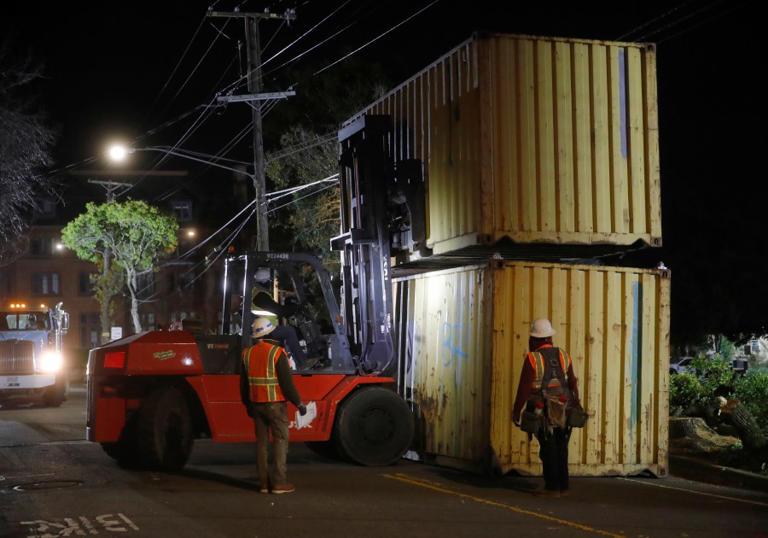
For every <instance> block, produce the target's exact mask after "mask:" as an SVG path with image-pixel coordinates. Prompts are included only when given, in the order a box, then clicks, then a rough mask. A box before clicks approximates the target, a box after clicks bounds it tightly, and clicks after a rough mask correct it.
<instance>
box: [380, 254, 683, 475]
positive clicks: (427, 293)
mask: <svg viewBox="0 0 768 538" xmlns="http://www.w3.org/2000/svg"><path fill="white" fill-rule="evenodd" d="M394 285H395V297H396V301H397V309H396V313H395V320H396V324H397V328H398V330H397V335H398V341H397V350H398V355H399V372H398V391H399V392H400V393H401V394H402V395H403V396H404V397H405V398H406V399H407V400H409V401H411V402H412V404H413V405H414V408H415V410H416V411H417V413H418V412H419V411H420V410H421V411H422V412H423V415H422V417H421V418H422V419H424V420H426V421H428V422H429V425H428V427H427V428H425V432H424V433H423V434H422V438H420V439H418V440H417V446H419V447H420V449H419V450H420V451H421V452H422V453H423V454H424V456H425V458H427V459H429V458H439V459H440V460H441V462H442V463H444V464H447V465H454V466H457V467H470V468H480V469H487V468H488V467H490V466H491V465H493V466H496V467H497V469H498V470H500V471H502V472H504V473H506V472H509V471H511V470H515V471H517V472H520V473H523V474H540V473H541V465H540V462H539V458H538V444H537V442H536V440H535V439H534V440H532V441H530V442H529V441H528V438H527V435H526V434H524V433H522V432H521V431H520V430H519V429H517V428H516V427H514V426H513V424H512V422H511V412H512V405H513V403H514V398H515V394H516V392H517V385H518V383H519V379H520V372H521V370H522V364H523V359H524V356H525V353H526V352H527V334H528V329H529V326H530V323H531V321H532V320H533V319H535V318H537V317H541V316H546V317H549V318H550V319H551V320H552V322H553V324H554V326H555V330H556V331H557V335H556V336H555V344H556V345H559V346H562V347H564V348H565V349H567V350H568V352H569V353H570V354H571V357H572V359H573V361H574V369H575V371H576V375H577V377H578V379H579V391H580V394H581V399H582V404H583V405H584V407H585V409H587V411H588V412H589V413H590V415H591V418H590V420H589V421H588V423H587V426H586V427H585V428H583V429H575V430H574V431H573V435H572V438H571V443H570V445H569V447H570V452H569V457H570V466H571V472H572V473H573V474H574V475H605V474H632V473H637V472H640V471H643V470H650V471H651V472H653V473H655V474H657V475H664V474H665V473H666V469H667V467H668V466H667V452H668V447H667V438H668V408H669V395H668V391H669V374H668V369H669V366H668V360H669V359H668V355H669V353H668V350H669V344H668V341H669V287H670V281H669V273H668V272H662V271H657V270H650V269H634V268H622V267H605V266H584V265H563V264H543V263H531V262H521V261H507V262H502V263H497V262H494V263H493V264H487V265H486V264H483V265H473V266H466V267H461V268H457V269H448V270H443V271H435V272H430V273H424V274H421V275H416V276H409V277H404V278H398V279H395V284H394Z"/></svg>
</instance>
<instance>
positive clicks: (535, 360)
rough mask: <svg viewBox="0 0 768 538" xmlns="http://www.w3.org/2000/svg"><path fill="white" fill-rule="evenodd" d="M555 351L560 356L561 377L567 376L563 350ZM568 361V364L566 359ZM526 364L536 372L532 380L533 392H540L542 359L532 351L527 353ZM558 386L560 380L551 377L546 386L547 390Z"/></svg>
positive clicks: (542, 374)
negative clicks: (528, 363)
mask: <svg viewBox="0 0 768 538" xmlns="http://www.w3.org/2000/svg"><path fill="white" fill-rule="evenodd" d="M557 351H558V353H559V354H560V366H561V367H562V368H563V375H564V376H567V375H568V368H567V367H566V365H565V356H563V350H562V349H560V348H557ZM568 359H569V363H570V357H568ZM528 362H530V363H531V367H532V368H533V369H534V370H536V377H535V378H534V380H533V390H540V389H541V380H542V379H544V357H543V356H542V354H541V353H539V352H538V351H534V352H533V353H528ZM559 386H560V380H559V379H557V378H556V377H553V378H551V379H550V380H549V385H547V388H554V387H559Z"/></svg>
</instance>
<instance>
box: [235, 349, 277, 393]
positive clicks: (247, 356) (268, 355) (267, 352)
mask: <svg viewBox="0 0 768 538" xmlns="http://www.w3.org/2000/svg"><path fill="white" fill-rule="evenodd" d="M284 355H285V351H284V350H283V348H281V347H280V346H278V345H276V344H271V343H269V342H264V341H261V342H257V343H256V344H254V345H252V346H251V347H249V348H248V349H246V350H245V351H243V362H244V363H245V368H246V370H247V372H248V387H249V388H250V396H251V402H253V403H268V402H284V401H285V396H283V391H282V390H281V389H280V383H279V381H278V379H277V360H278V359H279V358H280V357H282V356H284Z"/></svg>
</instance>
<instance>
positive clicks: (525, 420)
mask: <svg viewBox="0 0 768 538" xmlns="http://www.w3.org/2000/svg"><path fill="white" fill-rule="evenodd" d="M542 428H544V415H543V414H538V415H537V414H536V413H535V412H534V411H527V410H526V411H523V414H522V416H521V417H520V429H521V430H523V431H524V432H526V433H538V432H539V430H541V429H542Z"/></svg>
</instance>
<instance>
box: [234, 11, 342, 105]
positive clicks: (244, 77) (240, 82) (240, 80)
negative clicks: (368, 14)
mask: <svg viewBox="0 0 768 538" xmlns="http://www.w3.org/2000/svg"><path fill="white" fill-rule="evenodd" d="M349 2H351V0H346V1H345V2H344V3H343V4H341V5H340V6H338V7H337V8H336V9H334V10H333V11H332V12H331V13H330V14H328V15H326V16H325V17H324V18H323V19H322V20H321V21H320V22H318V23H317V24H315V25H314V26H313V27H312V28H310V29H309V30H307V31H306V32H304V33H303V34H301V35H300V36H299V37H297V38H296V39H294V40H293V41H292V42H290V43H289V44H288V45H286V46H285V47H283V48H282V49H280V50H279V51H278V52H276V53H275V54H273V55H272V56H271V57H269V58H268V59H266V60H265V61H263V62H262V63H261V67H262V68H263V67H264V66H265V65H266V64H268V63H269V62H271V61H272V60H274V59H275V58H277V57H278V56H280V55H281V54H282V53H284V52H285V51H286V50H288V49H290V48H291V47H292V46H293V45H295V44H296V43H298V42H299V41H301V40H302V39H304V38H305V37H306V36H307V35H309V34H310V33H312V32H313V31H314V30H315V29H316V28H317V27H318V26H320V25H321V24H323V23H324V22H325V21H327V20H328V19H329V18H330V17H332V16H333V15H334V14H336V13H337V12H338V11H339V10H340V9H341V8H343V7H344V6H346V5H347V4H348V3H349ZM251 74H252V72H251V71H248V72H247V73H245V74H244V75H242V76H241V77H240V78H238V79H236V80H234V81H233V82H231V83H230V84H229V85H228V86H227V87H225V88H224V89H222V91H221V93H226V92H232V91H235V90H236V89H237V88H239V87H241V86H242V85H243V84H244V83H245V81H247V79H248V77H249V76H251Z"/></svg>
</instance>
